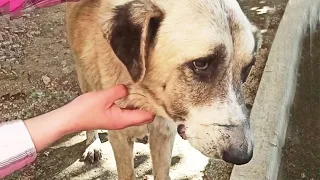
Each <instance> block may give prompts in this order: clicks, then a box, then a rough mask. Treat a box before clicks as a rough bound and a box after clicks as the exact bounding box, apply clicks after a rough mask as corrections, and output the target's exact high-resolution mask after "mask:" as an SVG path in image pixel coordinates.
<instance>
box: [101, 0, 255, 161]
mask: <svg viewBox="0 0 320 180" xmlns="http://www.w3.org/2000/svg"><path fill="white" fill-rule="evenodd" d="M110 17H111V18H110V19H109V20H108V23H106V24H105V26H104V31H105V34H106V38H107V39H108V40H109V42H110V45H111V47H112V49H113V51H114V53H115V54H116V56H117V57H118V58H119V60H121V61H122V62H123V64H124V65H125V66H126V68H127V70H128V72H129V74H130V75H131V77H132V80H133V81H134V82H136V83H137V84H138V85H139V87H140V88H141V89H143V91H144V93H143V94H142V95H141V96H139V97H138V96H137V99H138V98H141V97H148V98H147V100H145V101H149V103H150V104H151V105H152V106H154V108H155V109H157V110H156V111H157V113H158V114H159V115H161V116H164V117H166V118H169V119H172V120H173V121H175V122H176V123H177V125H179V126H178V133H179V134H180V135H181V137H182V138H184V139H187V140H188V141H189V142H190V144H191V145H192V146H193V147H195V148H196V149H198V150H199V151H201V152H202V153H203V154H204V155H206V156H208V157H217V158H222V159H224V160H225V161H227V162H230V163H234V164H244V163H247V162H249V161H250V159H251V158H252V153H253V142H252V141H253V140H252V135H251V132H250V125H249V117H248V111H247V109H246V107H245V104H244V99H243V95H242V84H243V83H244V82H245V80H246V77H247V75H248V73H249V71H250V68H251V66H252V65H253V63H254V56H255V54H256V53H257V50H258V46H259V36H258V35H259V33H258V30H257V29H256V28H255V27H254V26H252V25H251V24H250V23H249V21H248V20H247V18H246V17H245V15H244V14H243V12H242V11H241V9H240V7H239V5H238V3H237V2H236V1H235V0H197V1H194V0H175V1H165V0H157V1H155V2H152V1H149V0H137V1H132V2H128V3H125V4H123V5H119V6H116V7H115V9H114V10H113V13H112V16H110ZM150 101H152V102H150ZM142 105H143V104H142Z"/></svg>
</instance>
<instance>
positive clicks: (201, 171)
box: [0, 0, 287, 180]
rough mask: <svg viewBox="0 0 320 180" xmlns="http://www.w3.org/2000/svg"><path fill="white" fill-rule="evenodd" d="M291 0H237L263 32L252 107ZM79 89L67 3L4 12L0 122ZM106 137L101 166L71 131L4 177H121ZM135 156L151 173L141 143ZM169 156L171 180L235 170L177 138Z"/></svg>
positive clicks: (44, 108) (141, 169)
mask: <svg viewBox="0 0 320 180" xmlns="http://www.w3.org/2000/svg"><path fill="white" fill-rule="evenodd" d="M286 2H287V0H279V1H277V0H267V1H255V0H247V1H241V0H240V4H241V6H242V8H243V10H244V11H245V13H246V14H247V15H248V17H249V19H250V20H251V21H253V22H254V23H255V24H256V25H258V27H259V28H260V29H261V30H262V32H263V36H264V39H263V40H264V43H263V45H262V48H261V53H260V55H259V56H258V58H257V62H256V65H255V66H254V68H253V70H252V73H251V75H250V76H249V79H248V81H247V83H246V85H245V92H246V101H247V104H248V106H252V104H253V101H254V97H255V94H256V91H257V89H258V85H259V81H260V78H261V75H262V71H263V68H264V65H265V61H266V59H267V56H268V53H269V50H270V47H271V43H272V41H273V38H274V35H275V32H276V29H277V27H278V24H279V22H280V19H281V16H282V14H283V11H284V8H285V5H286ZM267 7H269V8H267ZM79 93H80V91H79V87H78V84H77V79H76V72H75V67H74V62H73V60H72V57H71V54H70V50H69V47H68V44H67V42H66V36H65V23H64V6H56V7H52V8H47V9H40V10H34V11H32V12H31V13H30V14H25V15H24V17H23V18H20V19H17V20H14V21H8V20H7V19H6V18H5V17H0V121H6V120H12V119H26V118H30V117H33V116H36V115H40V114H43V113H45V112H48V111H50V110H53V109H55V108H57V107H60V106H62V105H64V104H66V103H67V102H70V101H71V100H72V99H73V98H75V97H76V96H77V95H79ZM101 137H102V139H103V140H104V142H103V146H104V152H103V159H102V161H101V162H100V163H99V164H94V165H90V164H85V163H83V162H79V158H80V156H81V154H82V152H83V150H84V140H85V135H84V133H79V134H72V135H70V136H68V137H66V138H64V139H62V140H60V141H59V142H57V143H55V144H54V145H52V146H51V147H49V148H47V149H45V150H44V151H43V152H42V153H39V156H38V159H37V161H36V162H35V163H33V164H32V165H30V166H28V167H26V168H24V169H23V170H22V171H19V172H16V173H15V174H13V175H11V176H9V177H7V178H5V179H6V180H16V179H21V180H28V179H32V180H33V179H41V180H42V179H116V174H115V163H114V159H113V153H112V151H111V146H110V143H109V142H108V141H107V135H106V134H105V133H101ZM2 138H3V137H2ZM135 153H136V158H135V167H136V173H137V176H139V177H140V178H142V177H143V176H144V175H145V174H151V173H152V167H151V164H150V163H151V160H150V157H149V154H148V145H145V144H141V143H136V145H135ZM172 160H173V163H172V168H171V176H172V179H181V180H182V179H184V180H186V179H206V180H213V179H217V180H226V179H229V176H230V173H231V170H232V165H231V164H227V163H224V162H222V161H217V160H211V159H208V158H206V157H204V156H203V155H202V154H200V153H199V152H198V151H196V150H195V149H193V148H192V147H190V146H189V145H188V143H187V142H185V141H182V140H181V138H180V137H177V140H176V142H175V147H174V150H173V158H172Z"/></svg>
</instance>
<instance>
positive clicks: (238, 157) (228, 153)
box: [222, 148, 253, 165]
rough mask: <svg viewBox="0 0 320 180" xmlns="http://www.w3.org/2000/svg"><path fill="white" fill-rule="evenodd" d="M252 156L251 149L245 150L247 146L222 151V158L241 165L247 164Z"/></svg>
mask: <svg viewBox="0 0 320 180" xmlns="http://www.w3.org/2000/svg"><path fill="white" fill-rule="evenodd" d="M252 156H253V151H251V152H247V148H244V149H234V148H229V149H227V150H225V151H224V152H223V155H222V159H223V160H224V161H226V162H228V163H232V164H236V165H243V164H247V163H248V162H249V161H250V160H251V159H252Z"/></svg>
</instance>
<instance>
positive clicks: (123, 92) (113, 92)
mask: <svg viewBox="0 0 320 180" xmlns="http://www.w3.org/2000/svg"><path fill="white" fill-rule="evenodd" d="M98 93H99V95H98V98H99V99H101V100H104V102H105V103H106V104H105V105H106V106H107V107H110V106H111V105H112V104H113V103H114V101H116V100H118V99H121V98H124V97H126V96H127V95H128V90H127V88H126V86H124V85H122V84H118V85H115V86H113V87H112V88H109V89H106V90H103V91H100V92H98Z"/></svg>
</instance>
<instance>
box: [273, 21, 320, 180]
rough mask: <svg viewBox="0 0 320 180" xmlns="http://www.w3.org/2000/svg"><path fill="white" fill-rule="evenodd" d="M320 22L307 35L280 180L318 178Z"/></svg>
mask: <svg viewBox="0 0 320 180" xmlns="http://www.w3.org/2000/svg"><path fill="white" fill-rule="evenodd" d="M319 49H320V23H319V24H318V25H317V26H316V32H313V33H312V32H311V33H310V31H309V32H308V33H307V34H306V36H305V39H304V42H303V50H302V57H301V58H302V59H301V64H300V68H299V77H298V86H297V90H296V95H295V98H294V101H293V106H292V108H291V117H290V120H289V125H288V130H287V136H286V140H285V142H286V143H285V145H284V147H283V151H282V162H281V165H280V174H279V178H278V179H279V180H296V179H302V180H304V179H305V180H307V179H308V180H317V179H320V168H319V167H320V154H319V150H320V121H319V117H320V106H319V102H320V96H319V94H320V76H319V75H318V72H319V70H320V51H319Z"/></svg>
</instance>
